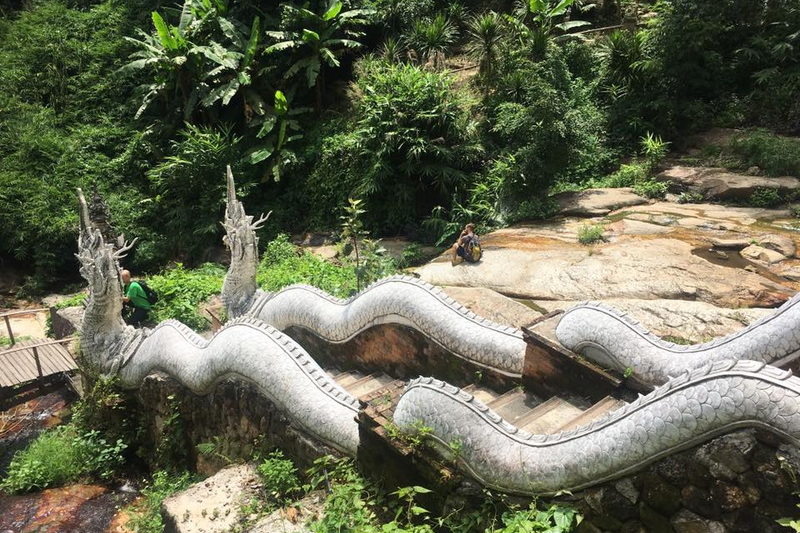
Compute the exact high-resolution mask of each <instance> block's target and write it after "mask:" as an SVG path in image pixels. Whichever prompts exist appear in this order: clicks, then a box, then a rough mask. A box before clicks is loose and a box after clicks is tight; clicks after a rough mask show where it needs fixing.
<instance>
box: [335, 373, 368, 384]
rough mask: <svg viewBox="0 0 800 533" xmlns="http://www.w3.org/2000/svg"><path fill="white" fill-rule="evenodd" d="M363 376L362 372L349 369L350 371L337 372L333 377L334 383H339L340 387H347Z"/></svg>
mask: <svg viewBox="0 0 800 533" xmlns="http://www.w3.org/2000/svg"><path fill="white" fill-rule="evenodd" d="M363 377H364V374H362V373H361V372H356V371H355V370H350V371H347V372H342V373H341V374H337V375H335V376H333V379H334V380H335V381H336V383H338V384H339V385H341V386H342V387H344V388H345V389H347V386H348V385H350V384H351V383H354V382H356V381H358V380H359V379H361V378H363Z"/></svg>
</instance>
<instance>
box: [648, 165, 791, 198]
mask: <svg viewBox="0 0 800 533" xmlns="http://www.w3.org/2000/svg"><path fill="white" fill-rule="evenodd" d="M656 179H658V180H660V181H668V182H671V183H675V184H678V185H679V186H680V187H681V188H684V189H687V190H690V191H692V192H697V193H700V194H702V195H703V197H704V198H705V199H706V200H742V199H746V198H749V197H750V195H752V194H753V193H754V192H755V191H756V190H757V189H774V190H777V191H779V192H789V191H793V190H795V189H796V188H797V187H798V185H800V180H798V179H797V178H793V177H789V176H784V177H776V178H766V177H762V176H749V175H745V174H736V173H733V172H729V171H727V170H725V169H722V168H707V167H684V166H674V167H671V168H668V169H667V170H665V171H663V172H661V173H660V174H658V175H657V176H656Z"/></svg>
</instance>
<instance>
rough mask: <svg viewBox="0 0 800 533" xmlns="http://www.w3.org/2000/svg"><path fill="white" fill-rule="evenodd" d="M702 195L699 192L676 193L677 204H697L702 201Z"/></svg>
mask: <svg viewBox="0 0 800 533" xmlns="http://www.w3.org/2000/svg"><path fill="white" fill-rule="evenodd" d="M703 199H704V198H703V195H702V194H700V193H699V192H682V193H680V194H679V195H678V200H677V201H678V203H679V204H697V203H700V202H702V201H703Z"/></svg>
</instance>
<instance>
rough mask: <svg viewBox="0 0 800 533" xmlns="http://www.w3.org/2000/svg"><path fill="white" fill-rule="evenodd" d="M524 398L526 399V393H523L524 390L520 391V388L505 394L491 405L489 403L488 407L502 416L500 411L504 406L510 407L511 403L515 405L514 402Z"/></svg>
mask: <svg viewBox="0 0 800 533" xmlns="http://www.w3.org/2000/svg"><path fill="white" fill-rule="evenodd" d="M524 397H525V391H523V390H522V389H519V388H516V389H511V390H510V391H508V392H506V393H505V394H503V395H501V396H499V397H498V398H496V399H495V400H493V401H492V402H490V403H488V404H486V405H488V406H489V407H490V408H491V409H492V411H494V412H495V413H497V414H500V410H501V409H502V408H503V407H504V406H506V405H508V404H510V403H513V402H515V401H517V400H519V399H520V398H524ZM501 416H502V415H501Z"/></svg>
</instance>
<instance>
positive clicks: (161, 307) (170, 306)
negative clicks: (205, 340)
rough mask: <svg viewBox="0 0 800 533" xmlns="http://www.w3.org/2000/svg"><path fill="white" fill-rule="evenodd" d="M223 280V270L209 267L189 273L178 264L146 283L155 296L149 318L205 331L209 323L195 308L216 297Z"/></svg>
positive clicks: (202, 267) (202, 266)
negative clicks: (170, 321) (176, 322)
mask: <svg viewBox="0 0 800 533" xmlns="http://www.w3.org/2000/svg"><path fill="white" fill-rule="evenodd" d="M224 277H225V270H224V269H223V268H222V267H221V266H220V265H216V264H213V263H206V264H204V265H201V266H200V267H198V268H195V269H193V270H189V269H186V268H184V266H183V265H182V264H181V263H178V264H177V265H175V266H174V267H173V268H170V269H169V270H166V271H165V272H163V273H162V274H159V275H157V276H153V277H152V278H150V279H149V280H148V283H149V285H150V286H151V287H152V288H153V289H154V290H155V291H156V292H157V293H158V294H159V300H158V303H157V304H156V305H155V307H154V308H153V311H152V313H151V314H150V317H151V318H152V319H153V320H154V321H156V322H161V321H162V320H167V319H169V318H174V319H175V320H180V321H181V322H183V323H184V324H186V325H187V326H189V327H190V328H192V329H196V330H204V329H208V327H209V322H208V320H206V319H205V318H204V317H203V316H202V315H201V314H200V312H199V310H198V306H199V305H200V304H201V303H202V302H204V301H205V300H207V299H208V298H209V297H211V296H213V295H215V294H219V293H220V291H221V290H222V281H223V279H224Z"/></svg>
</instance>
